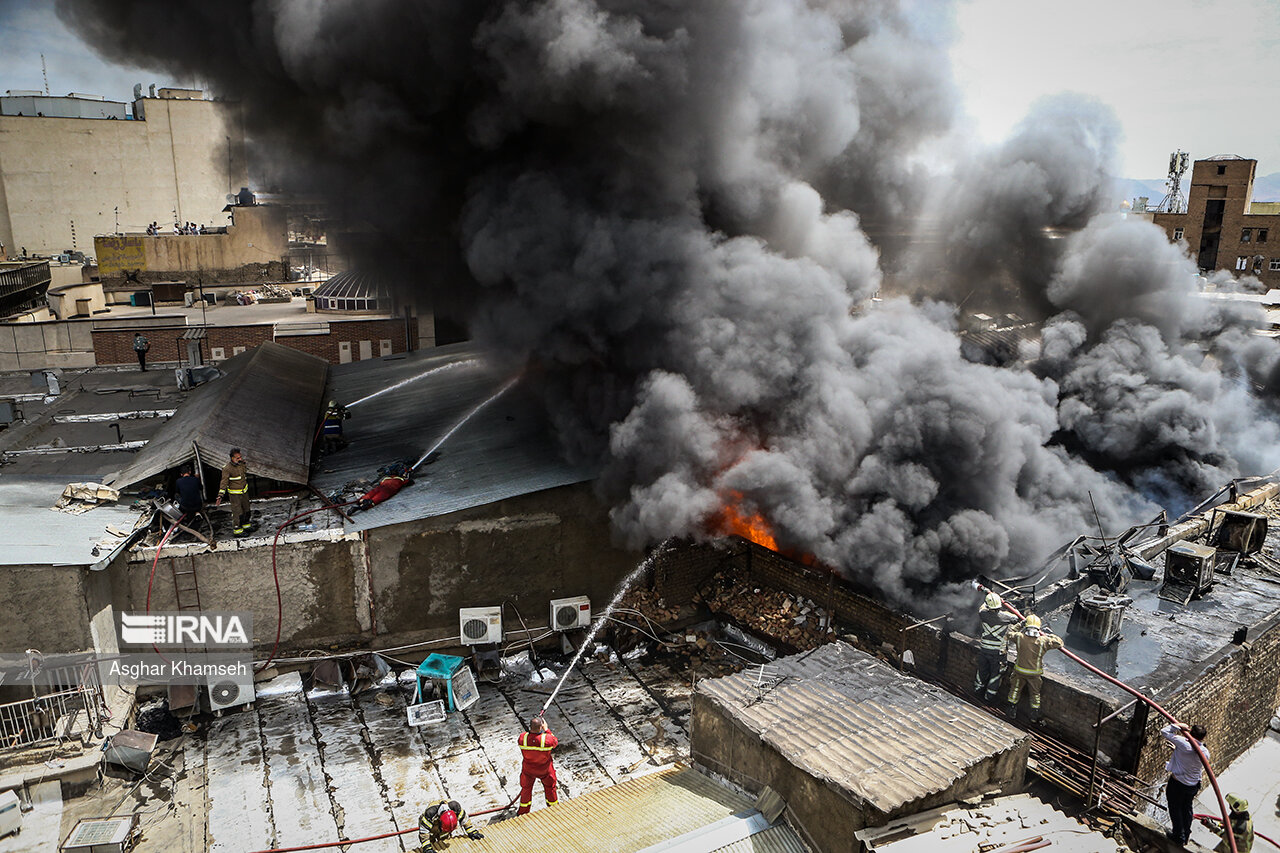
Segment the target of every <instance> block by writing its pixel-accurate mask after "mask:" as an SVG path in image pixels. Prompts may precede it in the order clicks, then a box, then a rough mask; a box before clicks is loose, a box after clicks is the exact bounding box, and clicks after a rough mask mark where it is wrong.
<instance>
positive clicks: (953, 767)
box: [697, 642, 1027, 813]
mask: <svg viewBox="0 0 1280 853" xmlns="http://www.w3.org/2000/svg"><path fill="white" fill-rule="evenodd" d="M774 664H775V666H776V675H777V678H778V679H779V680H778V681H777V682H776V686H773V687H772V688H769V689H767V692H766V694H765V696H764V698H761V691H760V688H759V687H758V683H757V673H756V671H747V672H741V673H738V674H736V675H730V676H726V677H724V678H719V679H715V680H712V681H703V682H700V683H699V684H698V687H697V691H698V693H699V694H702V695H706V696H708V697H710V698H712V699H713V700H715V701H716V702H718V703H719V704H720V705H721V707H723V708H725V709H726V711H727V713H728V714H729V715H730V716H732V717H733V719H735V720H736V721H738V723H739V724H740V725H744V726H746V727H747V728H748V729H749V730H750V731H752V732H754V733H756V734H758V735H759V737H760V739H761V740H762V741H763V742H764V743H766V744H768V745H770V746H771V747H773V748H774V749H775V750H776V751H777V752H778V753H780V754H781V755H784V756H786V757H787V760H788V761H790V762H791V763H792V764H793V765H795V766H796V767H797V768H799V769H800V770H801V771H803V772H804V773H806V774H809V775H810V776H813V777H814V778H816V779H818V780H820V781H823V782H825V783H826V784H828V785H830V786H831V787H834V788H836V789H837V790H841V791H844V792H847V793H848V794H850V795H852V796H853V797H856V798H857V799H858V800H860V801H862V802H864V803H868V804H870V805H872V806H873V807H875V808H876V809H878V810H879V811H881V812H885V813H888V812H892V811H893V810H895V809H897V808H900V807H901V806H903V805H906V804H907V803H911V802H914V801H916V800H920V799H923V798H925V797H927V796H929V795H930V794H935V793H939V792H941V791H945V790H947V789H948V788H949V787H950V786H951V785H952V783H954V782H955V781H956V780H957V779H960V778H961V777H962V776H963V775H964V773H965V771H966V770H968V768H969V767H970V766H972V765H973V764H975V763H976V762H978V761H981V760H983V759H985V758H986V757H987V756H989V755H992V754H995V753H1000V752H1004V751H1006V750H1010V749H1013V748H1015V747H1017V746H1018V745H1019V744H1020V743H1021V742H1022V741H1024V740H1025V738H1026V737H1027V736H1026V735H1025V734H1024V733H1023V732H1020V731H1018V730H1017V729H1015V728H1013V727H1012V726H1010V725H1008V724H1007V723H1005V722H1003V721H1001V720H998V719H996V718H995V717H993V716H991V715H990V714H987V713H986V712H984V711H982V710H979V709H978V708H975V707H974V706H972V705H970V704H968V703H967V702H964V701H962V700H960V699H958V698H956V697H955V696H953V695H951V694H950V693H947V692H946V691H944V690H942V689H941V688H938V687H934V686H933V685H930V684H927V683H925V682H922V681H919V680H918V679H915V678H912V677H911V676H909V675H904V674H902V673H901V672H899V671H898V670H896V669H894V668H892V667H890V666H888V665H887V664H884V663H882V662H881V661H879V660H877V659H876V658H873V657H871V656H870V655H868V654H866V653H865V652H861V651H859V650H857V649H855V648H854V647H853V646H851V645H849V644H847V643H844V642H834V643H828V644H827V645H825V646H819V647H818V648H817V649H814V650H813V651H811V652H805V653H803V654H800V655H796V656H793V657H788V658H781V659H779V660H777V661H775V662H774Z"/></svg>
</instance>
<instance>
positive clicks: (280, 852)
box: [253, 797, 516, 853]
mask: <svg viewBox="0 0 1280 853" xmlns="http://www.w3.org/2000/svg"><path fill="white" fill-rule="evenodd" d="M515 801H516V798H515V797H512V798H511V802H509V803H507V804H506V805H505V806H498V807H497V808H494V809H485V810H484V811H481V812H473V813H472V814H470V815H468V817H480V816H482V815H487V814H493V813H494V812H504V811H506V810H507V809H509V808H511V806H512V805H514V804H515ZM417 831H418V828H417V827H416V826H415V827H414V828H412V829H401V830H398V831H396V832H384V833H382V835H370V836H368V837H367V838H348V839H346V840H344V841H326V842H324V843H323V844H303V845H301V846H299V847H272V848H271V849H269V850H255V851H253V853H295V851H298V850H323V849H324V848H326V847H343V846H345V845H347V844H363V843H364V842H366V841H379V840H381V839H383V838H395V837H396V836H397V835H408V834H409V833H411V832H417Z"/></svg>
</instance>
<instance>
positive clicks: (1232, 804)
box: [1200, 794, 1253, 853]
mask: <svg viewBox="0 0 1280 853" xmlns="http://www.w3.org/2000/svg"><path fill="white" fill-rule="evenodd" d="M1227 807H1228V808H1229V809H1231V813H1230V814H1229V815H1228V816H1227V820H1229V821H1230V822H1231V834H1232V835H1234V836H1235V837H1236V853H1253V817H1252V816H1251V815H1250V814H1249V801H1248V800H1246V799H1245V798H1244V797H1242V796H1240V795H1239V794H1227ZM1200 822H1201V823H1202V824H1204V825H1205V826H1207V827H1209V829H1211V830H1213V832H1214V833H1216V834H1217V835H1219V836H1220V837H1221V838H1222V841H1221V842H1220V843H1219V844H1218V846H1217V847H1215V848H1213V853H1231V842H1229V841H1227V833H1226V830H1225V829H1223V828H1222V823H1221V822H1220V821H1216V820H1210V819H1209V818H1200Z"/></svg>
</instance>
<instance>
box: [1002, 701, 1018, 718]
mask: <svg viewBox="0 0 1280 853" xmlns="http://www.w3.org/2000/svg"><path fill="white" fill-rule="evenodd" d="M1004 715H1005V716H1006V717H1008V718H1009V719H1011V720H1016V719H1018V703H1017V702H1007V703H1005V706H1004Z"/></svg>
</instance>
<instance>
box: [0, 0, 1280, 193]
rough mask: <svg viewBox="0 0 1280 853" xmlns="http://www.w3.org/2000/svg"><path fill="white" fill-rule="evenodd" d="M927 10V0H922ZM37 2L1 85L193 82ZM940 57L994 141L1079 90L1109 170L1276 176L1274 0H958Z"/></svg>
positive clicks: (113, 87)
mask: <svg viewBox="0 0 1280 853" xmlns="http://www.w3.org/2000/svg"><path fill="white" fill-rule="evenodd" d="M921 2H922V6H921V8H923V9H927V8H928V4H929V3H932V2H933V0H921ZM52 6H53V4H52V3H50V2H45V0H0V44H3V45H4V49H3V50H2V51H0V92H3V91H5V90H8V89H43V88H44V79H43V77H42V75H41V69H40V54H41V53H43V54H44V56H45V62H46V65H47V67H48V75H49V91H50V92H51V93H53V94H55V95H65V94H67V93H68V92H83V93H90V94H97V95H105V96H107V97H108V98H110V99H112V100H122V101H127V100H129V98H130V97H131V95H132V91H133V85H134V84H135V83H142V84H143V86H144V88H145V87H146V86H147V85H148V84H150V83H153V82H154V83H157V84H158V85H159V86H167V85H175V86H183V85H198V81H190V80H174V79H170V78H167V77H165V76H163V75H161V74H158V73H156V72H153V71H149V70H147V69H128V68H121V67H118V66H114V65H108V64H107V63H104V62H103V61H101V60H99V59H98V58H97V57H96V56H94V55H93V53H92V52H90V51H89V50H88V49H87V48H86V47H85V46H84V45H83V44H82V43H81V42H80V41H79V40H78V39H77V38H76V37H75V36H73V35H71V34H70V33H69V32H68V31H67V29H66V28H65V27H64V26H63V25H62V23H61V22H60V21H59V20H58V19H57V16H56V15H55V14H54V11H53V8H52ZM954 26H955V31H956V40H955V42H954V45H953V47H952V49H951V51H950V60H951V63H952V66H953V69H954V73H955V76H956V79H957V81H958V83H959V85H960V88H961V91H962V93H963V97H964V101H963V105H962V106H963V108H964V110H965V111H966V113H967V114H968V115H969V117H970V121H971V122H972V127H973V128H974V130H975V132H976V133H977V134H978V135H979V136H980V137H981V138H983V139H984V140H986V141H988V142H997V141H999V140H1001V139H1002V138H1004V137H1005V136H1006V135H1007V134H1008V132H1009V131H1010V129H1011V128H1012V127H1013V126H1014V125H1015V124H1016V123H1017V122H1018V121H1019V120H1020V119H1021V118H1022V117H1023V116H1024V115H1026V113H1027V109H1028V107H1029V106H1030V104H1031V103H1032V102H1034V101H1035V100H1036V99H1037V98H1039V97H1041V96H1044V95H1050V94H1054V93H1057V92H1062V91H1075V92H1083V93H1086V94H1091V95H1094V96H1096V97H1098V98H1100V99H1101V100H1102V101H1104V102H1105V103H1107V104H1109V105H1110V106H1111V107H1112V108H1113V109H1114V110H1115V111H1116V113H1117V115H1118V116H1119V117H1120V121H1121V124H1122V125H1123V128H1124V135H1125V139H1124V141H1123V142H1122V145H1121V149H1120V156H1121V162H1120V163H1119V164H1118V168H1117V173H1118V176H1119V177H1127V178H1139V179H1150V178H1163V177H1164V174H1165V170H1166V168H1167V165H1168V162H1169V153H1170V152H1171V151H1173V150H1174V149H1175V148H1181V149H1182V150H1184V151H1189V152H1190V153H1191V157H1192V159H1193V160H1194V159H1201V158H1204V157H1210V156H1213V155H1215V154H1239V155H1241V156H1244V157H1250V158H1253V159H1256V160H1258V161H1259V162H1258V173H1259V174H1260V175H1266V174H1271V173H1273V172H1280V111H1278V110H1276V108H1275V105H1276V104H1277V103H1280V73H1277V72H1276V70H1275V60H1276V57H1280V2H1276V0H1072V2H1069V3H1042V2H1026V0H959V2H958V3H957V7H956V13H955V20H954Z"/></svg>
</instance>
